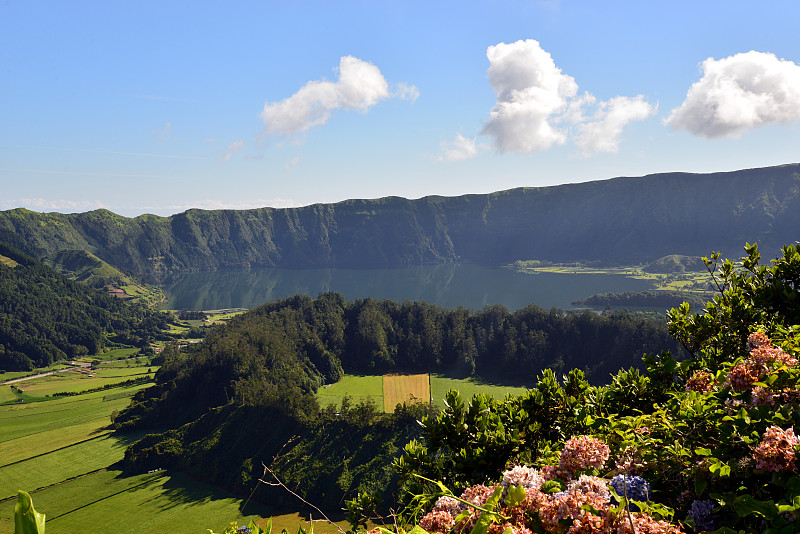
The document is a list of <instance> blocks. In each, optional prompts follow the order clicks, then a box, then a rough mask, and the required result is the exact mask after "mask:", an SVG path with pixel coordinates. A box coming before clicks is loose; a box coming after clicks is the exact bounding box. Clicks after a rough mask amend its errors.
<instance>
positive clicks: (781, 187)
mask: <svg viewBox="0 0 800 534" xmlns="http://www.w3.org/2000/svg"><path fill="white" fill-rule="evenodd" d="M798 169H800V165H798V164H792V165H784V166H780V167H769V168H763V169H749V170H742V171H736V172H729V173H714V174H707V175H697V174H687V173H671V174H660V175H651V176H645V177H640V178H616V179H612V180H605V181H597V182H588V183H579V184H567V185H561V186H555V187H542V188H519V189H513V190H509V191H502V192H497V193H491V194H485V195H464V196H459V197H452V198H445V197H438V196H431V197H425V198H421V199H418V200H408V199H403V198H397V197H387V198H381V199H376V200H347V201H344V202H339V203H336V204H316V205H313V206H307V207H302V208H287V209H272V208H263V209H255V210H244V211H232V210H219V211H203V210H189V211H187V212H184V213H181V214H178V215H174V216H172V217H157V216H153V215H143V216H140V217H136V218H134V219H129V218H126V217H121V216H119V215H115V214H113V213H111V212H109V211H106V210H97V211H92V212H88V213H81V214H58V213H46V214H44V213H35V212H32V211H28V210H24V209H15V210H9V211H4V212H0V241H6V242H9V243H12V244H14V245H15V246H17V247H18V248H20V249H22V250H24V251H26V252H28V253H29V254H31V255H33V256H35V257H37V258H42V257H44V256H47V255H50V254H54V253H57V252H59V251H61V250H64V249H72V250H87V251H89V252H91V253H93V254H95V255H96V256H97V257H99V258H101V259H102V260H104V261H106V262H108V263H110V264H111V265H114V266H116V267H118V268H121V269H124V270H126V271H127V272H129V273H132V274H134V275H137V276H143V277H149V278H152V277H157V276H160V275H163V274H166V273H169V272H174V271H182V270H198V269H217V268H226V267H240V266H280V267H320V266H337V267H362V268H363V267H396V266H403V265H409V264H418V263H442V262H454V261H463V262H476V263H483V264H492V265H506V264H510V263H513V262H514V261H516V260H519V259H529V258H539V259H542V260H548V261H555V262H570V261H578V260H584V261H600V262H604V263H609V264H610V263H615V264H629V265H632V264H642V263H649V262H652V261H654V260H656V259H658V258H661V257H663V256H665V255H668V254H682V255H688V256H700V255H702V254H705V253H706V252H707V251H708V250H714V249H717V250H722V251H723V252H725V253H731V254H732V253H735V251H736V250H738V248H739V247H740V246H741V243H742V242H745V241H750V242H754V241H758V242H759V243H761V244H762V246H763V247H766V248H774V249H777V248H778V247H780V246H781V245H783V244H784V243H786V242H791V241H792V240H793V239H794V238H795V237H796V235H795V234H796V229H797V228H798V226H800V172H798Z"/></svg>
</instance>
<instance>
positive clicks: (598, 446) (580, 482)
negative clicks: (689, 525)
mask: <svg viewBox="0 0 800 534" xmlns="http://www.w3.org/2000/svg"><path fill="white" fill-rule="evenodd" d="M567 443H568V444H569V448H567V447H566V446H565V450H566V451H569V452H568V454H567V458H568V460H567V463H569V464H570V465H573V466H574V465H581V466H583V468H582V469H579V468H576V469H573V470H572V471H568V470H564V469H563V466H560V467H561V468H562V472H578V471H582V470H586V469H596V468H597V467H602V465H603V464H604V463H605V459H606V458H607V457H608V447H607V446H605V444H604V443H603V442H602V441H600V440H598V439H596V438H589V437H587V436H580V437H578V438H572V439H570V440H569V441H568V442H567ZM598 453H599V454H598ZM576 457H580V458H584V461H581V462H579V463H578V464H573V463H570V462H572V460H570V458H576ZM562 458H564V454H563V453H562ZM621 477H622V475H618V476H617V477H614V479H612V481H611V482H610V483H609V482H607V481H606V480H605V479H602V478H599V477H597V476H593V475H587V474H580V475H578V476H577V478H570V479H569V480H566V481H556V479H550V481H548V480H547V477H546V476H544V475H542V474H541V473H540V472H539V471H538V470H536V469H534V468H531V467H527V466H514V467H513V468H512V469H510V470H507V471H506V472H504V473H503V479H502V480H503V482H502V483H501V484H500V486H498V487H497V488H491V487H487V486H484V485H479V486H473V487H470V488H467V489H466V490H465V491H464V493H462V495H461V498H460V499H456V498H454V497H451V496H442V497H440V498H439V499H438V500H437V501H436V505H435V506H434V508H433V510H431V511H430V512H428V514H426V515H425V516H424V517H423V518H422V519H421V520H420V522H419V526H420V527H422V528H423V529H425V530H426V531H428V532H429V533H438V534H444V533H446V532H449V531H451V530H452V531H453V532H455V533H457V534H464V533H468V532H470V531H473V530H472V529H473V528H477V527H476V525H478V519H479V518H480V517H481V514H482V513H483V514H487V513H489V514H491V516H492V520H491V521H492V522H491V524H489V525H488V527H487V528H488V530H487V532H488V533H489V534H501V533H504V532H507V530H508V529H510V531H511V533H512V534H530V533H531V532H550V533H558V534H563V533H568V534H579V533H587V534H588V533H592V532H594V533H618V532H633V530H631V525H633V526H634V528H635V529H636V532H638V533H643V532H651V533H653V534H673V533H678V532H681V530H680V528H678V527H676V526H674V525H671V524H670V523H669V522H667V521H664V520H661V519H659V518H656V517H653V516H652V515H650V514H649V513H645V512H640V513H632V512H630V511H629V510H628V509H626V505H627V501H626V500H625V499H623V502H622V503H619V504H617V503H616V501H615V502H612V499H611V494H612V493H611V490H610V489H609V486H610V487H611V488H613V489H614V490H616V492H617V494H622V495H624V494H625V493H626V492H625V491H623V490H622V486H623V484H624V482H623V479H622V478H621ZM625 480H626V481H627V482H629V485H628V488H627V489H628V492H627V494H628V499H641V500H642V501H643V502H642V503H641V504H642V505H643V506H645V507H646V505H645V504H644V502H645V501H647V500H648V496H649V484H647V482H646V481H645V480H644V479H642V478H641V477H628V478H626V479H625ZM514 482H520V484H514ZM549 482H554V483H553V484H551V483H549ZM617 483H619V488H620V489H619V490H617V486H616V485H615V484H617ZM564 486H566V489H564ZM500 488H504V489H505V490H506V491H504V492H503V493H502V497H500V495H501V494H500V493H499V492H497V493H496V490H499V489H500ZM556 489H557V490H559V491H553V490H556ZM492 495H497V496H498V497H499V499H496V502H492ZM467 502H469V503H470V504H467ZM487 504H488V505H490V506H491V508H490V509H484V510H479V509H477V508H475V507H485V506H487ZM662 510H663V509H662ZM473 532H474V531H473Z"/></svg>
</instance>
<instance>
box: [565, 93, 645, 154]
mask: <svg viewBox="0 0 800 534" xmlns="http://www.w3.org/2000/svg"><path fill="white" fill-rule="evenodd" d="M655 111H656V108H655V107H653V106H652V105H650V104H648V103H647V102H645V101H644V97H643V96H642V95H639V96H636V97H633V98H630V97H627V96H615V97H614V98H612V99H610V100H608V101H606V102H600V103H599V104H597V110H596V111H595V113H594V115H593V116H592V118H591V119H590V120H582V121H580V122H579V123H578V124H577V126H576V131H577V134H576V135H575V144H576V145H577V146H578V149H580V151H581V152H583V153H584V154H591V153H593V152H617V151H619V140H620V136H621V135H622V130H623V128H625V126H627V125H628V124H629V123H631V122H635V121H642V120H644V119H646V118H647V117H649V116H650V115H652V114H653V113H655Z"/></svg>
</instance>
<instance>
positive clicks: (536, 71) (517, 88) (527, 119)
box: [483, 39, 578, 153]
mask: <svg viewBox="0 0 800 534" xmlns="http://www.w3.org/2000/svg"><path fill="white" fill-rule="evenodd" d="M486 57H487V58H489V70H488V72H489V84H490V85H491V86H492V89H494V91H495V92H496V93H497V103H496V104H495V106H494V108H492V111H491V112H490V114H489V122H487V123H486V125H485V126H484V128H483V133H484V134H488V135H490V136H492V137H494V139H495V145H496V146H497V148H498V149H499V150H500V151H501V152H509V151H513V152H521V153H530V152H536V151H539V150H547V149H548V148H550V147H551V146H552V145H553V144H562V143H564V142H565V141H566V135H565V134H564V132H562V131H560V130H559V129H558V128H555V127H554V126H553V125H552V124H551V121H552V118H553V116H554V115H555V114H557V113H559V112H561V111H563V110H564V109H565V108H566V107H567V100H568V99H569V98H571V97H573V96H575V94H576V93H577V92H578V85H577V84H576V83H575V80H574V79H573V78H572V76H567V75H566V74H562V73H561V69H559V68H558V67H556V64H555V62H554V61H553V58H552V57H551V56H550V54H549V53H547V52H545V51H544V50H543V49H542V47H541V46H539V42H538V41H534V40H533V39H528V40H526V41H517V42H516V43H511V44H506V43H500V44H497V45H495V46H490V47H489V48H488V49H487V50H486Z"/></svg>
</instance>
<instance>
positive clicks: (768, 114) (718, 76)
mask: <svg viewBox="0 0 800 534" xmlns="http://www.w3.org/2000/svg"><path fill="white" fill-rule="evenodd" d="M702 70H703V77H702V78H700V80H699V81H698V82H696V83H694V84H693V85H692V87H691V88H689V91H688V93H687V94H686V100H685V101H684V102H683V104H681V105H680V107H678V108H675V109H673V110H672V112H671V113H670V115H669V117H667V119H666V120H665V121H664V122H665V123H666V124H667V125H668V126H670V127H671V128H673V129H676V130H686V131H688V132H691V133H693V134H695V135H700V136H703V137H708V138H714V137H732V138H738V137H741V136H742V134H744V133H745V132H746V131H747V130H749V129H751V128H755V127H758V126H762V125H765V124H770V123H775V122H789V121H795V120H800V66H798V65H797V64H795V63H793V62H791V61H787V60H785V59H778V58H777V57H776V56H775V55H774V54H769V53H764V52H756V51H750V52H746V53H741V54H736V55H733V56H729V57H726V58H723V59H719V60H716V59H714V58H708V59H706V60H705V61H704V62H703V63H702Z"/></svg>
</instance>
